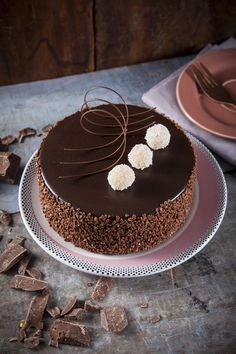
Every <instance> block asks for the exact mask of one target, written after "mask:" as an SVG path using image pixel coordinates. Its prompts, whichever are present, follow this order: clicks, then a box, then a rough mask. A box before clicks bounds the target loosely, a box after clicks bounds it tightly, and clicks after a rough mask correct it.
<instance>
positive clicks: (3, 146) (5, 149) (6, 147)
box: [0, 138, 8, 151]
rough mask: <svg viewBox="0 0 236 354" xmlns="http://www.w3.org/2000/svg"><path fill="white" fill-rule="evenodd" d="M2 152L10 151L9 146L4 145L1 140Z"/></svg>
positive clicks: (0, 149) (0, 147)
mask: <svg viewBox="0 0 236 354" xmlns="http://www.w3.org/2000/svg"><path fill="white" fill-rule="evenodd" d="M0 151H8V146H7V145H5V144H3V142H2V139H1V138H0Z"/></svg>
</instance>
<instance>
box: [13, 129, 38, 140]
mask: <svg viewBox="0 0 236 354" xmlns="http://www.w3.org/2000/svg"><path fill="white" fill-rule="evenodd" d="M36 133H37V132H36V130H35V129H33V128H24V129H21V130H20V131H19V135H18V141H19V143H22V142H23V139H24V138H26V137H27V136H35V135H36Z"/></svg>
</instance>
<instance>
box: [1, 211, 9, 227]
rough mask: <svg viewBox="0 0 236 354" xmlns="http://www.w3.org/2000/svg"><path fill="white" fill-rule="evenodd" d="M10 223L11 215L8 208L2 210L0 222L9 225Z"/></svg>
mask: <svg viewBox="0 0 236 354" xmlns="http://www.w3.org/2000/svg"><path fill="white" fill-rule="evenodd" d="M10 223H11V215H10V214H9V213H8V212H7V211H6V210H0V224H3V225H5V226H8V225H10Z"/></svg>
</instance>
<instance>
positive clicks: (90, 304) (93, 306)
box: [84, 300, 101, 312]
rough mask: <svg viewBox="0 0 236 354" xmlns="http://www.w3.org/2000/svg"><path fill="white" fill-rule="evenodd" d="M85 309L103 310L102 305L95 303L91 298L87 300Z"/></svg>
mask: <svg viewBox="0 0 236 354" xmlns="http://www.w3.org/2000/svg"><path fill="white" fill-rule="evenodd" d="M84 310H85V312H97V311H100V310H101V306H99V305H98V304H95V303H93V302H92V301H91V300H85V303H84Z"/></svg>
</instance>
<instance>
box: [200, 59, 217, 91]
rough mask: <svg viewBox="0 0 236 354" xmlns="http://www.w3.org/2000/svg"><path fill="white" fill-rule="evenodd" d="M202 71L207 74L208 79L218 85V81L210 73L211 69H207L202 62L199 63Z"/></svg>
mask: <svg viewBox="0 0 236 354" xmlns="http://www.w3.org/2000/svg"><path fill="white" fill-rule="evenodd" d="M199 64H200V67H201V69H202V71H203V72H204V73H205V75H207V77H208V79H209V80H210V81H211V82H212V83H213V84H214V86H217V82H216V81H215V79H214V77H213V76H212V74H211V73H210V71H209V70H208V69H207V67H206V66H205V65H204V64H202V63H201V62H200V63H199Z"/></svg>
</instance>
